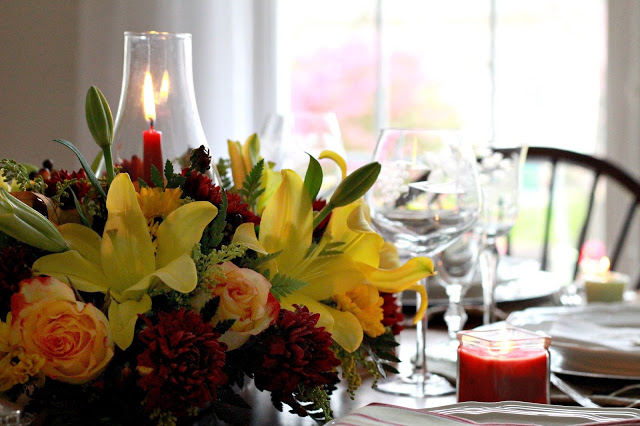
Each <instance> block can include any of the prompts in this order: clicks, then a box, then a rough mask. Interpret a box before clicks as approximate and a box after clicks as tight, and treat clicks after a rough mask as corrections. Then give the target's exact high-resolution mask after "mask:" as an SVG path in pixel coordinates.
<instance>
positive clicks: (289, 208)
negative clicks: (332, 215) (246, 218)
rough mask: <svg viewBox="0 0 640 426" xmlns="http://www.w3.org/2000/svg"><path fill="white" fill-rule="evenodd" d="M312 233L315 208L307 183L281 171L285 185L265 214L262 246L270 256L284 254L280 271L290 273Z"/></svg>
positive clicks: (287, 172) (262, 222) (263, 215)
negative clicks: (276, 253) (305, 185)
mask: <svg viewBox="0 0 640 426" xmlns="http://www.w3.org/2000/svg"><path fill="white" fill-rule="evenodd" d="M312 231H313V208H312V206H311V200H310V198H309V193H308V192H307V190H306V188H305V187H304V182H303V181H302V179H301V178H300V176H298V175H297V174H296V173H295V172H294V171H292V170H282V183H281V184H280V187H279V188H278V191H277V192H276V194H275V195H274V196H273V198H272V199H271V201H270V202H269V205H268V206H267V207H266V208H265V209H264V212H263V214H262V220H261V222H260V243H261V244H262V245H263V246H264V248H265V249H266V250H267V251H268V252H269V253H275V252H278V251H282V253H281V254H280V256H278V267H279V268H280V270H283V271H291V270H292V269H293V268H294V267H295V266H296V265H298V264H299V263H300V262H301V261H302V259H303V258H304V255H305V253H306V251H307V249H308V248H309V246H310V245H311V236H312ZM291 275H292V276H295V274H293V273H292V274H291Z"/></svg>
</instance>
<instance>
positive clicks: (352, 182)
mask: <svg viewBox="0 0 640 426" xmlns="http://www.w3.org/2000/svg"><path fill="white" fill-rule="evenodd" d="M380 169H381V166H380V163H378V162H373V163H369V164H367V165H365V166H362V167H360V168H359V169H358V170H356V171H355V172H353V173H351V174H350V175H349V176H347V177H346V178H344V179H343V180H342V182H340V185H339V186H338V188H337V189H336V192H334V193H333V195H332V196H331V199H330V200H329V204H332V205H333V206H334V207H342V206H346V205H347V204H350V203H352V202H354V201H355V200H357V199H358V198H360V197H362V196H363V195H364V194H365V193H366V192H367V191H368V190H369V188H371V186H373V184H374V183H375V182H376V179H378V175H379V174H380Z"/></svg>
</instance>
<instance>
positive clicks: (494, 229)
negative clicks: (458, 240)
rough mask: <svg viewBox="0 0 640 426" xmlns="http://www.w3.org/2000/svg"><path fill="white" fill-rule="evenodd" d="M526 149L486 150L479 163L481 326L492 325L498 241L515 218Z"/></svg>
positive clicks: (507, 231) (478, 229) (507, 230)
mask: <svg viewBox="0 0 640 426" xmlns="http://www.w3.org/2000/svg"><path fill="white" fill-rule="evenodd" d="M526 155H527V147H526V146H525V147H518V148H509V149H501V150H493V149H488V150H486V151H485V152H484V153H483V155H481V158H480V159H479V160H478V174H479V176H480V186H481V188H482V196H483V211H482V215H481V220H480V222H479V223H478V227H477V229H476V232H478V233H481V234H482V237H483V240H484V244H483V245H484V248H483V250H482V253H481V255H480V270H481V273H482V294H483V297H482V298H483V305H484V307H483V310H484V312H483V322H484V323H485V324H489V323H491V322H493V321H494V315H493V313H494V312H495V308H496V302H495V288H496V285H497V281H498V276H497V274H498V263H499V260H500V253H499V251H498V247H497V245H496V243H497V239H498V238H499V237H501V236H504V235H507V234H508V233H509V231H510V230H511V228H512V227H513V225H514V224H515V222H516V220H517V218H518V194H519V186H520V180H521V179H520V177H521V173H522V168H523V166H524V161H525V159H526Z"/></svg>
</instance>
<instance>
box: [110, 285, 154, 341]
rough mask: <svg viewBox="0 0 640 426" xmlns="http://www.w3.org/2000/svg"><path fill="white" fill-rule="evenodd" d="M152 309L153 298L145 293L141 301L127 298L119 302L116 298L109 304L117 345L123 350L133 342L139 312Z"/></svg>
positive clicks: (113, 333) (112, 330) (142, 312)
mask: <svg viewBox="0 0 640 426" xmlns="http://www.w3.org/2000/svg"><path fill="white" fill-rule="evenodd" d="M149 310H151V298H150V297H149V295H147V294H145V295H144V296H143V297H142V299H141V300H140V301H136V300H127V301H125V302H123V303H118V302H116V301H115V300H113V301H112V302H111V305H109V325H110V326H111V334H112V335H113V340H114V341H115V343H116V345H118V347H119V348H120V349H122V350H124V349H127V348H128V347H129V346H130V345H131V342H133V335H134V332H135V328H136V321H138V314H144V313H145V312H148V311H149Z"/></svg>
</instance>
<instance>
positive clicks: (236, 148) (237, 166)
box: [227, 140, 249, 190]
mask: <svg viewBox="0 0 640 426" xmlns="http://www.w3.org/2000/svg"><path fill="white" fill-rule="evenodd" d="M227 147H228V149H229V160H231V174H232V176H233V186H234V188H235V189H236V190H239V189H240V188H242V182H244V178H245V176H246V175H247V173H248V172H249V171H248V170H246V169H245V166H244V159H243V157H242V145H240V142H234V141H231V140H228V141H227Z"/></svg>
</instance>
